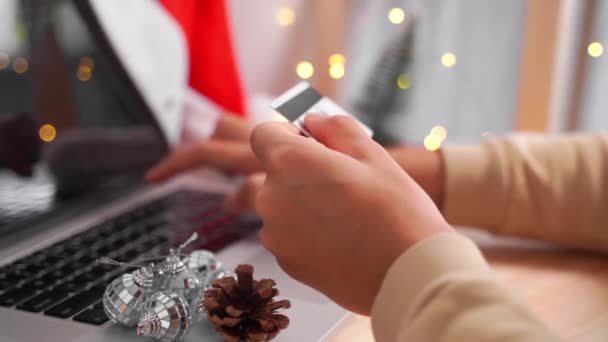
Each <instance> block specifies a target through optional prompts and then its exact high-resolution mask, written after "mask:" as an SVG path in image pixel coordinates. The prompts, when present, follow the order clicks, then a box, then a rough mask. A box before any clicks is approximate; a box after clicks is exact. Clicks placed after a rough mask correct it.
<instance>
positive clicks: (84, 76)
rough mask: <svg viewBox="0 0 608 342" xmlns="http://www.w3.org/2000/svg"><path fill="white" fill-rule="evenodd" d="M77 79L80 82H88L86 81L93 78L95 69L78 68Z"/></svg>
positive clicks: (84, 66) (83, 66) (82, 66)
mask: <svg viewBox="0 0 608 342" xmlns="http://www.w3.org/2000/svg"><path fill="white" fill-rule="evenodd" d="M76 77H77V78H78V79H79V80H80V81H82V82H86V81H88V80H90V79H91V77H93V69H92V68H91V67H88V66H86V65H81V66H79V67H78V70H76Z"/></svg>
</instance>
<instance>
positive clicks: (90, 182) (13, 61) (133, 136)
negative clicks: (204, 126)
mask: <svg viewBox="0 0 608 342" xmlns="http://www.w3.org/2000/svg"><path fill="white" fill-rule="evenodd" d="M77 2H78V0H75V1H68V0H53V1H39V0H7V1H2V2H0V233H2V232H3V231H6V230H8V229H9V228H12V227H17V226H22V225H23V224H27V223H30V222H32V221H33V220H36V219H40V218H43V217H48V215H51V214H53V213H55V212H57V211H59V210H61V209H62V208H64V207H66V206H73V205H74V204H78V203H84V202H85V199H87V198H88V199H90V198H96V199H97V200H98V201H99V200H100V199H101V198H102V197H101V196H102V194H106V193H116V192H117V189H127V188H129V186H132V185H133V186H135V185H136V184H139V183H141V179H142V174H143V172H144V171H145V170H146V169H147V168H149V167H150V166H151V165H152V164H154V163H155V162H156V161H158V160H159V159H160V158H161V157H162V156H163V155H164V154H165V153H166V151H167V145H166V143H165V141H164V139H163V137H162V135H161V133H160V130H159V129H158V126H157V124H156V122H155V121H154V120H153V119H152V116H151V114H150V111H149V109H148V108H147V106H146V104H145V103H144V102H143V100H141V96H140V95H139V94H138V93H137V91H136V90H135V88H134V87H133V85H132V83H131V82H130V80H129V79H128V77H127V76H126V73H125V71H124V69H123V68H122V66H121V65H120V62H119V61H118V60H117V59H116V56H115V55H114V54H113V53H112V51H111V48H110V47H109V44H108V43H107V41H104V39H105V37H104V36H103V34H102V33H101V31H100V30H98V23H96V22H95V18H94V16H92V15H91V12H90V8H88V5H87V4H86V2H84V1H81V2H80V3H77ZM87 11H88V12H89V13H88V14H87Z"/></svg>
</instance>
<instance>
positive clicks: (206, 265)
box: [188, 249, 222, 284]
mask: <svg viewBox="0 0 608 342" xmlns="http://www.w3.org/2000/svg"><path fill="white" fill-rule="evenodd" d="M188 268H189V269H191V270H192V271H193V272H194V274H196V276H197V277H198V279H199V280H200V281H201V282H202V283H204V284H206V282H207V280H208V279H207V278H208V277H209V275H210V274H213V273H215V272H216V271H217V270H218V269H220V268H222V263H221V262H220V261H219V260H218V258H217V256H216V255H215V254H214V253H212V252H210V251H208V250H204V249H201V250H196V251H194V252H192V253H190V258H189V260H188Z"/></svg>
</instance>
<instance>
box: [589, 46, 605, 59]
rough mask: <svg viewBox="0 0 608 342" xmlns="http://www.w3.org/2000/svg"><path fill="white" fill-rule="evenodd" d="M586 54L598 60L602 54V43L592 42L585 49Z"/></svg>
mask: <svg viewBox="0 0 608 342" xmlns="http://www.w3.org/2000/svg"><path fill="white" fill-rule="evenodd" d="M587 52H588V53H589V56H591V57H593V58H598V57H600V56H601V55H602V54H604V47H603V46H602V43H600V42H593V43H591V44H589V47H588V48H587Z"/></svg>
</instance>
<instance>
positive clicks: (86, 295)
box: [44, 288, 104, 318]
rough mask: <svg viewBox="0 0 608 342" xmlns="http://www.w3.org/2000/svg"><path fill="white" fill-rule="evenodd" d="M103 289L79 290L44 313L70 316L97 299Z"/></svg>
mask: <svg viewBox="0 0 608 342" xmlns="http://www.w3.org/2000/svg"><path fill="white" fill-rule="evenodd" d="M103 290H104V289H103V288H92V289H90V290H87V291H84V292H81V293H79V294H77V295H75V296H74V297H71V298H69V299H67V300H65V301H63V302H61V303H59V304H57V305H55V306H53V307H52V308H50V309H48V310H46V311H45V312H44V313H45V314H46V315H49V316H54V317H59V318H68V317H72V316H74V314H76V313H78V312H79V311H81V310H82V309H84V308H86V307H88V306H90V305H91V304H93V303H95V302H96V301H98V300H99V299H100V298H101V295H102V294H103Z"/></svg>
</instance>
